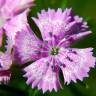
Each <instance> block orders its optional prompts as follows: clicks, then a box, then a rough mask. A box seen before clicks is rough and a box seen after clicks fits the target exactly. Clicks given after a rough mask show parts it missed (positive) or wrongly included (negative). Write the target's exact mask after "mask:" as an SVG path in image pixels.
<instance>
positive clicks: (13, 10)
mask: <svg viewBox="0 0 96 96" xmlns="http://www.w3.org/2000/svg"><path fill="white" fill-rule="evenodd" d="M33 1H34V0H14V1H13V0H0V45H2V33H3V32H4V31H6V30H7V31H8V29H9V28H8V27H10V28H12V29H13V30H12V29H11V31H10V32H8V33H7V32H6V33H7V34H8V35H10V34H12V33H13V34H15V32H14V30H15V29H14V28H13V26H16V27H17V30H18V31H19V30H20V27H19V26H20V25H19V24H17V23H20V24H21V22H22V20H20V17H21V16H22V15H23V14H25V13H23V12H24V11H25V10H26V9H27V11H28V8H30V7H31V6H33ZM19 14H22V15H20V16H19ZM22 18H23V19H25V17H23V16H22ZM26 18H27V17H26ZM14 19H15V21H14ZM10 20H11V21H10ZM18 20H19V21H18ZM23 21H24V20H23ZM9 22H10V24H9ZM11 22H12V23H11ZM13 22H14V24H13ZM23 23H24V22H22V24H23ZM7 28H8V29H7ZM9 33H10V34H9ZM12 39H13V38H12Z"/></svg>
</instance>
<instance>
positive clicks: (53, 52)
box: [50, 47, 59, 55]
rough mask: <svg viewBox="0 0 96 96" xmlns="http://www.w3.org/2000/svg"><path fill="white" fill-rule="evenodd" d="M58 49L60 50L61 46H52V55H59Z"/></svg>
mask: <svg viewBox="0 0 96 96" xmlns="http://www.w3.org/2000/svg"><path fill="white" fill-rule="evenodd" d="M58 51H59V48H56V47H55V48H52V50H51V52H50V54H51V55H57V54H58Z"/></svg>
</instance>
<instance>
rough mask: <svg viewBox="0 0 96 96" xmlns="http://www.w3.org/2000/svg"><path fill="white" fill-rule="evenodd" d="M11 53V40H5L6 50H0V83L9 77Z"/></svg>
mask: <svg viewBox="0 0 96 96" xmlns="http://www.w3.org/2000/svg"><path fill="white" fill-rule="evenodd" d="M11 65H12V55H11V41H10V39H8V40H7V46H6V51H5V52H1V51H0V84H1V83H4V84H6V83H8V82H9V80H10V77H11V71H10V68H11Z"/></svg>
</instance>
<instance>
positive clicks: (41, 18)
mask: <svg viewBox="0 0 96 96" xmlns="http://www.w3.org/2000/svg"><path fill="white" fill-rule="evenodd" d="M33 20H34V21H35V23H36V24H37V26H38V27H39V29H40V31H41V35H42V38H43V40H40V39H39V38H38V37H37V36H36V35H35V34H34V33H33V31H32V30H31V29H30V27H29V26H26V27H25V29H23V30H22V32H19V33H17V35H16V44H15V46H14V55H15V57H16V58H17V60H19V61H20V62H21V63H27V62H29V61H34V60H35V62H33V63H32V64H31V65H29V66H27V67H26V68H25V69H24V71H25V72H26V73H25V75H24V77H27V84H30V85H31V86H32V88H34V87H38V89H42V90H43V92H46V91H47V90H49V91H52V90H53V89H54V90H55V91H57V90H58V89H59V88H62V85H61V83H60V78H59V74H60V71H62V73H63V77H64V83H67V84H69V83H70V82H71V81H73V82H76V80H77V79H79V80H81V81H82V80H83V78H84V77H88V72H89V70H90V68H91V67H94V65H95V57H93V56H92V53H93V52H92V50H93V49H92V48H82V49H79V48H71V47H70V46H71V45H72V44H73V43H74V42H76V41H77V40H79V39H81V38H82V37H84V36H87V35H89V34H90V33H91V31H89V30H88V26H87V23H86V22H85V21H83V19H82V18H81V17H79V16H75V15H74V14H73V12H72V10H71V9H65V10H64V11H63V12H62V10H61V9H58V10H57V11H55V10H53V9H48V12H46V11H45V10H42V12H41V14H39V13H38V19H37V18H33ZM89 59H90V61H89Z"/></svg>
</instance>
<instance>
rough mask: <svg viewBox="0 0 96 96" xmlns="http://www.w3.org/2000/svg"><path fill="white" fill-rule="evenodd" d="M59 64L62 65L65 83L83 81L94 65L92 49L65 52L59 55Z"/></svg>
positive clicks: (73, 49)
mask: <svg viewBox="0 0 96 96" xmlns="http://www.w3.org/2000/svg"><path fill="white" fill-rule="evenodd" d="M59 62H60V63H61V64H62V65H61V66H60V67H61V70H62V72H63V76H64V80H65V83H67V84H69V83H70V82H71V81H74V82H76V80H77V79H79V80H83V78H84V77H87V76H88V72H89V71H90V67H94V65H95V57H93V56H92V48H85V49H76V48H72V49H71V50H67V51H66V50H65V49H63V48H62V51H61V52H60V54H59Z"/></svg>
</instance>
